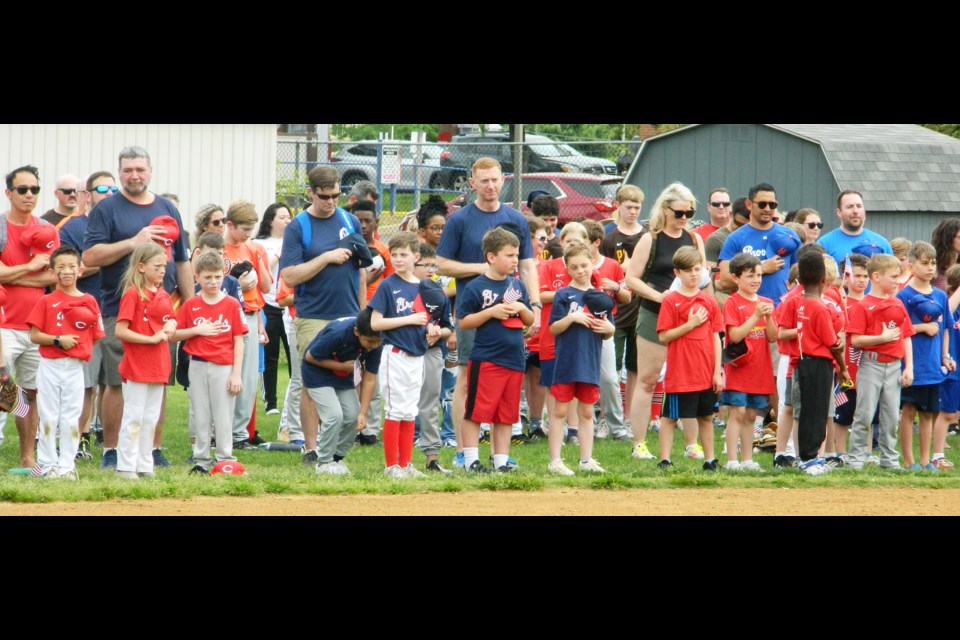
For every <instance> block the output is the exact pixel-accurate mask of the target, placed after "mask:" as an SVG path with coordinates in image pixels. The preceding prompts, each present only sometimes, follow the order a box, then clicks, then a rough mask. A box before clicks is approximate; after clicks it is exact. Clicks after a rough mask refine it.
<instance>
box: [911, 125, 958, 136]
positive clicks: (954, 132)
mask: <svg viewBox="0 0 960 640" xmlns="http://www.w3.org/2000/svg"><path fill="white" fill-rule="evenodd" d="M920 126H921V127H926V128H927V129H933V130H934V131H936V132H938V133H943V134H946V135H948V136H952V137H954V138H960V124H922V125H920Z"/></svg>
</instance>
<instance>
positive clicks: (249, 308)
mask: <svg viewBox="0 0 960 640" xmlns="http://www.w3.org/2000/svg"><path fill="white" fill-rule="evenodd" d="M223 261H224V263H225V264H226V270H225V271H224V273H225V274H226V275H230V271H231V270H233V267H234V265H237V264H240V263H241V262H249V263H250V264H252V265H253V268H254V269H256V271H257V278H258V283H259V282H262V280H261V279H260V274H261V273H262V272H263V271H264V270H266V271H267V273H269V272H270V262H269V260H268V258H267V252H266V250H264V248H263V247H262V246H261V245H259V244H256V243H254V242H244V243H243V244H226V245H224V246H223ZM241 292H242V295H243V310H244V312H245V313H256V312H257V311H260V309H263V307H264V306H265V305H266V304H267V302H266V300H264V298H263V292H262V291H260V285H259V284H257V286H256V287H254V288H253V289H250V290H249V291H243V290H242V289H241Z"/></svg>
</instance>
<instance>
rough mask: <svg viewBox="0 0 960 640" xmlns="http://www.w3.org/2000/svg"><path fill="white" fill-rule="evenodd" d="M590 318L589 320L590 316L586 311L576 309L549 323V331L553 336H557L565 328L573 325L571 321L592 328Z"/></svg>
mask: <svg viewBox="0 0 960 640" xmlns="http://www.w3.org/2000/svg"><path fill="white" fill-rule="evenodd" d="M590 320H591V318H590V316H588V315H587V314H586V313H584V312H583V311H577V312H575V313H571V314H569V315H566V316H564V317H562V318H560V319H559V320H557V321H556V322H554V323H551V324H550V333H552V334H553V335H555V336H559V335H560V334H562V333H564V332H565V331H566V330H567V329H569V328H570V327H571V326H573V323H577V324H582V325H583V326H585V327H587V328H588V329H591V330H592V329H593V326H592V325H591V324H590Z"/></svg>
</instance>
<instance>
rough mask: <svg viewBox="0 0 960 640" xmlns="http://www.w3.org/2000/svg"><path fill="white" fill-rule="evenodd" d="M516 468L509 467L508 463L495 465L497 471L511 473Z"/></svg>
mask: <svg viewBox="0 0 960 640" xmlns="http://www.w3.org/2000/svg"><path fill="white" fill-rule="evenodd" d="M516 470H517V468H516V467H511V466H510V465H509V464H505V465H503V466H500V467H497V473H513V472H514V471H516Z"/></svg>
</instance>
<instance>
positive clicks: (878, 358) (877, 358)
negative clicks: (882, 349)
mask: <svg viewBox="0 0 960 640" xmlns="http://www.w3.org/2000/svg"><path fill="white" fill-rule="evenodd" d="M861 357H862V358H863V359H864V360H873V361H874V362H879V363H881V364H890V363H891V362H899V361H900V358H894V357H893V356H887V355H884V354H882V353H877V352H876V351H861Z"/></svg>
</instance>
